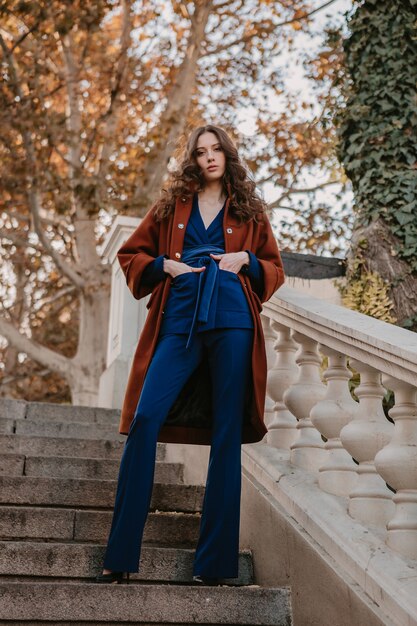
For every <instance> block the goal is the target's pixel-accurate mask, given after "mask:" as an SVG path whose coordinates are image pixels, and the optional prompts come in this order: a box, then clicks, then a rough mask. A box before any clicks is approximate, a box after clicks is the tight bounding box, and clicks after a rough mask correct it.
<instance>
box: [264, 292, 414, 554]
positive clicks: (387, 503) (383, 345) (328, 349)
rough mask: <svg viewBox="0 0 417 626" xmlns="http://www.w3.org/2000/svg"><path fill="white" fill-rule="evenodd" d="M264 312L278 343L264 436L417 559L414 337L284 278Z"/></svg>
mask: <svg viewBox="0 0 417 626" xmlns="http://www.w3.org/2000/svg"><path fill="white" fill-rule="evenodd" d="M262 318H263V325H264V328H265V330H266V332H265V341H266V343H267V348H268V353H269V354H270V353H271V350H272V349H273V350H274V351H275V359H274V360H273V362H272V365H271V366H270V367H269V372H268V385H267V394H268V396H269V401H270V403H271V402H272V403H273V408H272V415H271V416H270V418H269V420H270V421H269V424H268V429H269V432H268V434H267V435H266V438H265V443H267V444H268V445H271V446H274V447H275V448H280V449H286V450H288V451H289V453H290V456H289V461H290V464H291V465H293V466H294V467H299V468H303V469H305V470H308V471H309V472H313V473H316V475H317V480H318V485H319V487H320V488H321V489H322V490H323V491H325V492H327V493H330V494H334V495H336V496H343V497H345V498H346V499H347V511H348V513H349V515H350V516H351V517H352V518H354V519H357V520H359V521H361V522H362V523H364V524H369V525H375V526H379V527H380V528H381V529H383V530H384V531H385V533H386V534H385V540H386V544H387V545H388V546H389V547H390V548H392V549H393V550H395V551H397V552H398V553H400V554H402V555H404V556H406V557H408V558H411V559H417V335H416V334H415V333H413V332H410V331H407V330H405V329H402V328H399V327H397V326H395V325H392V324H387V323H385V322H381V321H379V320H374V319H373V318H371V317H369V316H366V315H362V314H360V313H358V312H356V311H351V310H349V309H346V308H344V307H340V306H337V305H334V304H329V303H328V302H325V301H322V300H319V299H316V298H312V297H311V296H306V295H304V294H302V293H300V292H297V291H296V290H294V289H290V288H288V287H286V286H285V285H284V286H283V287H281V288H280V289H279V291H278V292H277V294H275V295H274V296H273V297H272V298H271V300H270V301H269V302H267V303H265V304H264V307H263V311H262ZM268 325H269V328H268ZM270 360H271V359H270ZM353 372H354V373H355V375H356V376H359V380H360V382H359V385H357V386H356V388H355V389H354V394H355V396H356V398H357V400H356V399H354V397H353V396H352V393H351V390H350V386H349V382H350V379H351V378H352V376H353ZM388 391H391V392H393V395H394V405H393V407H392V408H390V409H389V410H388V409H386V408H385V409H384V404H383V399H384V397H385V396H387V395H388V394H387V392H388ZM386 412H388V415H389V418H390V419H389V418H388V417H387V415H386Z"/></svg>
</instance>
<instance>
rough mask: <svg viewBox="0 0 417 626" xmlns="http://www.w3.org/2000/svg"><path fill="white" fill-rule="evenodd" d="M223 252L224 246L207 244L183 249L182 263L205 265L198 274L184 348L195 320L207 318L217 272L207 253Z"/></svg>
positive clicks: (194, 265)
mask: <svg viewBox="0 0 417 626" xmlns="http://www.w3.org/2000/svg"><path fill="white" fill-rule="evenodd" d="M224 253H225V250H224V248H220V247H219V246H211V245H207V244H204V245H201V246H193V247H192V248H186V249H185V250H184V251H183V254H182V259H181V261H182V262H183V263H186V264H187V265H191V266H192V267H202V266H203V265H205V266H206V269H205V270H204V271H203V272H199V276H198V291H197V300H196V303H195V308H194V314H193V321H192V322H191V328H190V332H189V334H188V340H187V344H186V346H185V347H186V348H188V346H189V345H190V342H191V339H192V337H193V335H194V329H195V323H196V321H198V322H203V323H205V322H207V320H208V315H209V310H210V305H211V300H212V297H213V292H214V288H215V286H216V281H217V278H218V273H219V268H218V264H217V262H216V261H215V260H214V259H212V257H211V256H209V255H210V254H224Z"/></svg>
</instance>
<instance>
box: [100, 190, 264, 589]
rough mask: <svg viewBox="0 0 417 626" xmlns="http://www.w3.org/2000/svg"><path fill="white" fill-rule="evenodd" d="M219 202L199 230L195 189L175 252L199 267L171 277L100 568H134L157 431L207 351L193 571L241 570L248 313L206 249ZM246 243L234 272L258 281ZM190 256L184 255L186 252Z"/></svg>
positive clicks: (153, 276) (219, 236)
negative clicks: (207, 401)
mask: <svg viewBox="0 0 417 626" xmlns="http://www.w3.org/2000/svg"><path fill="white" fill-rule="evenodd" d="M223 210H224V207H223V209H222V210H221V211H220V212H219V213H218V215H217V216H216V218H215V219H214V220H213V222H212V223H211V224H210V225H209V227H208V229H207V230H206V228H205V226H204V223H203V220H202V218H201V214H200V211H199V208H198V200H197V195H196V194H195V197H194V202H193V209H192V213H191V216H190V220H189V222H188V225H187V230H186V233H185V238H184V249H183V257H182V260H183V261H184V262H187V263H188V264H189V265H192V266H198V265H201V264H203V263H204V264H205V265H206V269H205V271H204V272H202V273H197V272H188V273H186V274H181V275H180V276H178V277H176V278H175V279H174V280H173V282H172V284H171V290H170V293H169V297H168V300H167V302H166V306H165V309H164V319H163V322H162V325H161V329H160V333H159V336H158V341H157V344H156V348H155V352H154V355H153V358H152V360H151V363H150V366H149V368H148V371H147V373H146V377H145V381H144V385H143V388H142V392H141V396H140V398H139V402H138V405H137V408H136V411H135V415H134V418H133V421H132V423H131V426H130V429H129V433H128V436H127V439H126V443H125V447H124V450H123V455H122V459H121V463H120V470H119V477H118V485H117V492H116V499H115V505H114V513H113V520H112V525H111V529H110V534H109V539H108V544H107V549H106V553H105V558H104V568H106V569H110V570H112V571H128V572H137V571H139V560H140V550H141V543H142V536H143V529H144V526H145V522H146V519H147V515H148V511H149V506H150V501H151V495H152V487H153V479H154V469H155V458H156V445H157V438H158V432H159V430H160V428H161V426H162V425H163V423H164V421H165V419H166V416H167V414H168V411H169V409H170V408H171V406H172V404H173V403H174V402H175V400H176V398H177V396H178V394H179V392H180V391H181V389H182V387H183V386H184V384H185V382H186V381H187V379H188V378H189V376H190V375H191V374H192V372H193V371H194V370H195V369H196V367H197V366H198V364H199V363H200V361H201V359H202V358H203V357H204V356H207V358H208V363H209V371H210V378H211V383H212V394H213V395H212V404H213V406H212V409H213V429H212V441H211V449H210V458H209V465H208V472H207V480H206V489H205V495H204V501H203V509H202V517H201V525H200V536H199V541H198V545H197V548H196V554H195V560H194V570H193V574H194V575H197V574H200V575H202V576H207V577H210V578H217V577H220V578H234V577H237V576H238V554H239V524H240V493H241V426H242V419H243V408H244V398H245V390H246V387H247V384H248V383H249V380H250V375H251V353H252V341H253V321H252V318H251V315H250V311H249V307H248V303H247V300H246V297H245V294H244V293H243V290H242V287H241V284H240V282H239V279H238V278H237V275H236V274H234V273H233V272H228V271H224V270H219V269H218V267H217V263H216V262H215V261H214V260H213V259H211V258H210V257H209V256H208V254H207V251H208V250H210V251H211V250H222V249H223V246H224V239H223V229H222V218H223ZM248 252H249V256H250V264H249V267H247V268H245V270H243V269H242V270H241V271H246V272H247V273H248V274H249V276H250V279H251V283H252V285H253V287H254V289H255V288H256V287H257V288H258V289H261V288H262V279H263V278H262V269H261V266H260V264H259V263H258V261H257V259H256V256H255V255H253V253H252V252H250V251H248ZM187 255H188V256H187ZM163 258H164V256H161V257H157V258H156V259H155V261H154V262H153V263H151V264H150V266H148V268H146V271H145V276H144V280H146V281H147V282H149V284H152V283H156V282H158V281H159V280H163V279H164V278H165V273H164V272H163ZM187 258H188V259H189V261H187V260H184V259H187ZM206 273H207V274H206Z"/></svg>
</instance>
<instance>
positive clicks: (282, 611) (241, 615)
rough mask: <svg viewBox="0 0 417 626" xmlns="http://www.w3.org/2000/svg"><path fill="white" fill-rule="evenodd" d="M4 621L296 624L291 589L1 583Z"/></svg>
mask: <svg viewBox="0 0 417 626" xmlns="http://www.w3.org/2000/svg"><path fill="white" fill-rule="evenodd" d="M0 597H1V600H2V601H1V605H0V620H4V621H5V620H15V621H16V620H20V621H23V622H24V621H25V620H26V621H28V622H32V623H33V622H37V621H38V620H39V621H41V620H43V621H47V622H49V623H51V622H55V623H56V622H62V621H64V620H67V621H68V622H70V623H72V624H73V623H74V622H77V621H78V622H91V621H93V622H95V623H97V624H100V623H104V624H105V623H108V622H115V623H117V622H118V623H122V622H123V623H131V624H132V623H134V624H144V623H145V624H146V623H152V624H167V623H168V624H172V623H176V624H184V623H185V624H196V623H197V624H211V625H213V624H251V625H252V626H254V625H256V624H262V625H263V626H268V625H269V624H271V625H275V626H289V625H290V624H291V609H290V593H289V590H288V589H287V588H279V589H276V588H261V587H257V586H248V587H231V586H220V587H199V586H192V585H187V586H185V585H172V584H171V585H170V584H153V583H151V584H141V583H132V584H129V585H126V584H123V585H99V584H97V583H93V582H91V583H88V582H81V583H80V582H72V583H71V582H7V581H5V582H0Z"/></svg>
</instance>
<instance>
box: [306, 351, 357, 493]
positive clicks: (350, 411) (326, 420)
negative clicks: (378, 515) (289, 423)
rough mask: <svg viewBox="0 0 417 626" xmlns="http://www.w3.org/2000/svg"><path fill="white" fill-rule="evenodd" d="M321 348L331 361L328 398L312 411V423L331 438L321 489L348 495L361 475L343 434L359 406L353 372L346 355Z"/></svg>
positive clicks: (328, 369)
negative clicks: (353, 390)
mask: <svg viewBox="0 0 417 626" xmlns="http://www.w3.org/2000/svg"><path fill="white" fill-rule="evenodd" d="M319 348H320V352H321V353H322V354H325V355H326V356H327V357H328V360H329V361H328V367H327V369H326V371H325V372H324V374H323V377H324V379H325V380H326V381H327V388H326V395H325V396H324V398H323V400H320V401H319V402H318V403H317V404H315V405H314V406H313V408H312V409H311V411H310V419H311V421H312V423H313V424H314V426H315V427H316V428H317V430H318V431H320V433H321V434H322V435H323V436H324V437H326V439H327V441H326V443H325V444H324V449H325V450H326V458H325V462H324V464H323V465H322V466H321V467H320V468H319V486H320V488H321V489H323V491H327V492H328V493H333V494H335V495H337V496H348V495H349V493H350V492H351V491H352V489H353V487H354V486H355V484H356V481H357V473H356V465H355V463H354V461H353V460H352V457H351V456H350V454H348V452H347V451H346V450H345V449H344V448H343V446H342V442H341V441H340V431H341V429H342V428H343V427H344V426H345V425H346V424H348V423H349V422H350V420H351V419H352V418H353V416H354V415H355V412H356V411H357V410H358V408H359V406H358V403H357V402H355V401H354V400H353V398H352V396H351V393H350V391H349V385H348V381H349V379H350V378H352V372H351V371H350V370H349V369H348V367H347V365H346V361H347V358H346V356H345V355H344V354H341V353H340V352H337V351H336V350H333V349H331V348H328V347H327V346H324V345H321V344H320V346H319Z"/></svg>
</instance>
